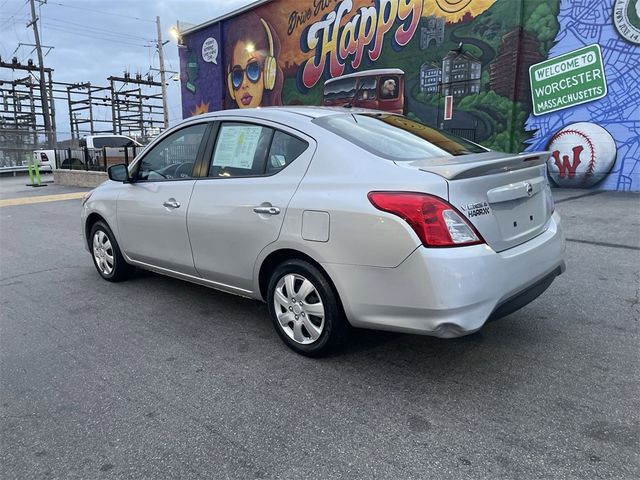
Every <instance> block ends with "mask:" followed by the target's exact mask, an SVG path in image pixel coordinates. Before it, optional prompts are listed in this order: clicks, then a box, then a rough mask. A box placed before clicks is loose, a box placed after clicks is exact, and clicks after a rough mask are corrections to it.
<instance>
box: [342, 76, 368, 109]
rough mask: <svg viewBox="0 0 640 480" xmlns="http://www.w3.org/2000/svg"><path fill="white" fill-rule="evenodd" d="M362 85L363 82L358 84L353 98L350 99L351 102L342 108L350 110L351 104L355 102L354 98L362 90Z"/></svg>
mask: <svg viewBox="0 0 640 480" xmlns="http://www.w3.org/2000/svg"><path fill="white" fill-rule="evenodd" d="M363 85H364V82H360V83H359V84H358V88H356V91H355V92H354V93H353V97H351V100H349V102H348V103H347V104H345V105H343V107H344V108H352V107H353V102H354V101H355V99H356V97H357V96H358V94H359V93H360V90H362V87H363Z"/></svg>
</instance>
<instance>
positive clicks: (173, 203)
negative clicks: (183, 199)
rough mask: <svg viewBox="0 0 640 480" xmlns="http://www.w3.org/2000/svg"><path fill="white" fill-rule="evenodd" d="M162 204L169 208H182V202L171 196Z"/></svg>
mask: <svg viewBox="0 0 640 480" xmlns="http://www.w3.org/2000/svg"><path fill="white" fill-rule="evenodd" d="M162 206H163V207H166V208H169V209H173V208H180V202H178V201H177V200H176V199H175V198H170V199H169V200H167V201H166V202H164V203H163V204H162Z"/></svg>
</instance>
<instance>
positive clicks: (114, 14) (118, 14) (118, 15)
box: [48, 2, 155, 23]
mask: <svg viewBox="0 0 640 480" xmlns="http://www.w3.org/2000/svg"><path fill="white" fill-rule="evenodd" d="M48 3H49V4H51V5H59V6H61V7H65V8H75V9H77V10H86V11H88V12H93V13H101V14H103V15H112V16H114V17H119V18H129V19H132V20H138V21H139V22H149V23H155V22H154V21H152V20H147V19H145V18H140V17H131V16H129V15H122V14H120V13H112V12H105V11H104V10H96V9H94V8H86V7H78V6H76V5H66V4H64V3H60V2H48Z"/></svg>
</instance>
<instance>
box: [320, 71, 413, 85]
mask: <svg viewBox="0 0 640 480" xmlns="http://www.w3.org/2000/svg"><path fill="white" fill-rule="evenodd" d="M378 75H404V71H403V70H400V69H399V68H375V69H373V70H362V71H361V72H354V73H348V74H346V75H340V76H339V77H336V78H331V79H329V80H327V81H326V82H324V84H325V85H329V84H331V83H333V82H337V81H338V80H344V79H349V78H359V77H376V76H378Z"/></svg>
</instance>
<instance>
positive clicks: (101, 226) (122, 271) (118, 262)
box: [89, 221, 132, 282]
mask: <svg viewBox="0 0 640 480" xmlns="http://www.w3.org/2000/svg"><path fill="white" fill-rule="evenodd" d="M99 230H101V231H103V232H104V233H105V235H106V236H107V237H108V238H109V242H110V243H111V249H112V250H113V270H112V271H111V273H110V274H108V275H106V274H104V273H102V271H101V270H100V267H99V266H98V263H97V262H96V259H95V256H94V255H93V236H94V235H95V234H96V232H97V231H99ZM89 250H90V251H91V260H93V266H94V267H96V270H97V271H98V274H99V275H100V276H101V277H102V278H104V279H105V280H108V281H110V282H118V281H120V280H124V279H125V278H126V277H127V276H128V275H129V273H130V272H131V269H132V267H131V266H130V265H129V264H127V262H126V261H125V260H124V257H123V256H122V253H120V247H119V245H118V242H117V240H116V237H115V236H114V235H113V232H112V231H111V229H110V228H109V226H108V225H107V224H106V223H104V222H102V221H97V222H96V223H94V224H93V226H92V227H91V231H90V234H89Z"/></svg>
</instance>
